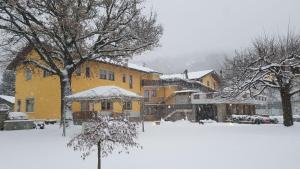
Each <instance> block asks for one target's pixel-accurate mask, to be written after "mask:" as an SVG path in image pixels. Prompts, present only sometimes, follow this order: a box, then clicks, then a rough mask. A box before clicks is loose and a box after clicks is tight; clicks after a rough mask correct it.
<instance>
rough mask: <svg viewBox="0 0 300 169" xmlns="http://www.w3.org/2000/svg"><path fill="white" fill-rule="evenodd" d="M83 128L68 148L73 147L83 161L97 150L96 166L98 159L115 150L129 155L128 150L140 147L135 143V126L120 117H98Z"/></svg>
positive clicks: (136, 133)
mask: <svg viewBox="0 0 300 169" xmlns="http://www.w3.org/2000/svg"><path fill="white" fill-rule="evenodd" d="M83 126H84V127H83V131H82V132H81V133H80V134H78V135H77V136H75V137H74V138H73V139H71V140H70V142H69V143H68V146H69V147H73V148H74V150H75V151H76V150H78V151H81V152H82V156H81V157H82V158H83V159H85V158H86V157H87V156H89V155H90V153H91V152H93V151H96V150H97V151H98V166H100V158H101V157H106V156H108V155H109V154H111V153H112V152H113V151H114V150H115V149H116V148H118V152H119V153H121V152H126V153H129V148H131V147H136V148H139V147H140V145H139V144H138V143H137V142H136V139H137V136H138V132H137V129H136V124H135V123H132V122H129V121H128V120H126V119H124V118H122V117H118V118H112V117H109V116H103V115H98V116H97V117H95V118H93V119H92V120H91V121H90V122H88V123H85V125H83Z"/></svg>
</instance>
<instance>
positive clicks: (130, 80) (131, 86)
mask: <svg viewBox="0 0 300 169" xmlns="http://www.w3.org/2000/svg"><path fill="white" fill-rule="evenodd" d="M132 83H133V77H132V75H130V76H129V88H130V89H132V88H133V84H132Z"/></svg>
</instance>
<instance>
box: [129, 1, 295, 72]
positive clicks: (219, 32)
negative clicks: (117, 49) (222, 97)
mask: <svg viewBox="0 0 300 169" xmlns="http://www.w3.org/2000/svg"><path fill="white" fill-rule="evenodd" d="M147 7H149V8H152V9H153V10H154V11H156V12H157V14H158V20H159V23H161V24H162V25H163V27H164V35H163V37H162V39H161V45H162V47H160V48H157V49H155V50H154V51H151V52H148V53H146V54H144V55H143V56H137V57H135V59H134V60H135V62H138V63H146V65H147V66H150V67H153V68H155V69H158V70H160V71H162V72H181V71H183V70H184V68H189V69H190V70H203V69H209V68H214V69H218V67H219V64H221V63H222V58H223V56H224V55H225V54H226V55H231V53H232V52H233V51H234V50H235V49H241V48H244V47H247V46H249V45H250V44H251V41H252V40H253V39H254V38H255V37H258V36H260V35H263V34H265V33H266V34H284V33H286V32H287V30H288V25H289V23H290V27H291V29H292V30H294V31H295V32H300V0H147Z"/></svg>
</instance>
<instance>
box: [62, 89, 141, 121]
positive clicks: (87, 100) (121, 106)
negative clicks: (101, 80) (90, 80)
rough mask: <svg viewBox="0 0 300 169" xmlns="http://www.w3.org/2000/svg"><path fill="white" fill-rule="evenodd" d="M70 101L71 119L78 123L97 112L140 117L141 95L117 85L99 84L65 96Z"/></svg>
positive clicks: (134, 117)
mask: <svg viewBox="0 0 300 169" xmlns="http://www.w3.org/2000/svg"><path fill="white" fill-rule="evenodd" d="M67 100H68V101H69V102H72V111H73V120H74V123H75V124H80V123H82V122H84V121H88V120H89V119H91V118H93V116H95V115H96V114H97V113H101V114H104V115H109V116H113V117H116V116H124V117H127V118H129V119H132V120H139V119H140V112H141V110H142V104H143V97H142V96H140V95H138V94H136V93H134V92H131V91H128V90H125V89H123V88H120V87H117V86H100V87H96V88H92V89H88V90H85V91H81V92H79V93H75V94H73V95H70V96H68V97H67Z"/></svg>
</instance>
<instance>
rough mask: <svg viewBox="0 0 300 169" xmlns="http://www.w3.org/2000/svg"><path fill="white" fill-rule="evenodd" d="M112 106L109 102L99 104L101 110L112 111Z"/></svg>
mask: <svg viewBox="0 0 300 169" xmlns="http://www.w3.org/2000/svg"><path fill="white" fill-rule="evenodd" d="M112 109H113V104H112V102H111V101H102V102H101V110H112Z"/></svg>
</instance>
